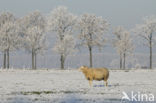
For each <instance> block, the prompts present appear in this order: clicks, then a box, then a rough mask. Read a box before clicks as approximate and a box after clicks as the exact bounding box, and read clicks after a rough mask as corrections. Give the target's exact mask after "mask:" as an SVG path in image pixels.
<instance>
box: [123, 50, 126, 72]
mask: <svg viewBox="0 0 156 103" xmlns="http://www.w3.org/2000/svg"><path fill="white" fill-rule="evenodd" d="M123 56H124V61H123V69H126V53H124V55H123Z"/></svg>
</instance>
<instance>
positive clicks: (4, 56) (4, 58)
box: [3, 51, 6, 69]
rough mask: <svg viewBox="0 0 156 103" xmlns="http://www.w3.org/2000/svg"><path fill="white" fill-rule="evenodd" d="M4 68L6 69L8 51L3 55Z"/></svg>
mask: <svg viewBox="0 0 156 103" xmlns="http://www.w3.org/2000/svg"><path fill="white" fill-rule="evenodd" d="M3 68H4V69H6V51H4V54H3Z"/></svg>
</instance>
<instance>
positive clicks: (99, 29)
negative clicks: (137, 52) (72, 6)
mask: <svg viewBox="0 0 156 103" xmlns="http://www.w3.org/2000/svg"><path fill="white" fill-rule="evenodd" d="M109 25H110V24H109V23H108V22H107V21H106V20H105V19H103V18H102V17H98V16H96V15H94V14H87V13H86V14H82V15H81V16H76V15H74V14H72V13H70V12H69V11H68V10H67V8H66V7H62V6H61V7H57V8H55V9H54V10H52V12H51V13H49V14H48V16H46V17H45V16H43V15H42V14H41V13H40V12H39V11H35V12H32V13H30V14H28V15H26V16H24V17H22V18H17V17H15V16H14V15H13V14H12V13H9V12H4V13H2V14H1V15H0V51H1V52H2V53H3V57H4V58H3V68H9V52H10V51H13V50H19V49H22V48H24V49H25V50H26V51H28V52H29V53H31V55H32V69H36V68H37V67H36V60H37V54H39V53H42V52H43V51H45V50H46V49H47V48H48V45H47V38H46V34H47V33H48V32H50V33H51V34H54V35H56V37H57V39H56V43H55V45H54V47H53V50H54V51H55V52H56V53H58V54H59V55H60V62H61V69H64V63H65V60H66V58H67V56H68V55H69V54H71V53H73V52H75V51H76V47H77V46H84V47H86V48H88V50H89V57H90V58H89V61H90V67H92V66H93V63H92V61H93V60H92V49H93V48H94V47H98V48H99V49H101V48H103V47H104V45H105V43H106V42H107V41H106V36H105V34H106V33H107V32H108V30H109ZM155 31H156V17H155V16H151V17H149V18H146V19H145V20H144V23H143V24H141V25H137V26H136V28H135V29H134V30H133V33H134V34H137V36H140V37H142V38H144V39H145V40H146V41H147V45H148V46H149V48H150V68H152V45H153V41H152V40H154V39H153V34H154V32H155ZM74 34H77V35H74ZM113 34H114V39H113V40H112V41H113V42H112V44H113V46H114V47H115V48H116V51H117V53H118V54H119V56H120V68H123V69H125V64H126V57H127V56H129V55H130V54H132V52H133V50H134V45H133V42H132V38H131V35H130V31H128V30H126V29H124V28H123V27H122V26H118V27H116V28H115V29H114V31H113ZM76 40H77V41H78V42H76ZM146 41H145V42H146Z"/></svg>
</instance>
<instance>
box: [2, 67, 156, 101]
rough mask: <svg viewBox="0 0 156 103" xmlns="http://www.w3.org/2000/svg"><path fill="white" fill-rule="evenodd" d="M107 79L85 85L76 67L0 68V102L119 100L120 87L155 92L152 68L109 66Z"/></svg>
mask: <svg viewBox="0 0 156 103" xmlns="http://www.w3.org/2000/svg"><path fill="white" fill-rule="evenodd" d="M108 82H109V86H108V87H105V86H104V83H103V81H94V82H93V87H89V83H88V81H87V80H86V79H85V77H84V75H83V74H82V73H81V72H79V71H77V70H0V103H120V102H121V98H122V96H123V94H122V92H123V91H124V92H126V93H127V94H130V93H131V92H132V91H134V92H135V93H140V94H145V93H146V94H151V93H152V94H153V95H154V96H156V70H131V71H121V70H110V78H109V81H108ZM154 99H155V100H156V98H154ZM130 103H135V102H130ZM139 103H140V102H139Z"/></svg>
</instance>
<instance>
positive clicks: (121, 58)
mask: <svg viewBox="0 0 156 103" xmlns="http://www.w3.org/2000/svg"><path fill="white" fill-rule="evenodd" d="M120 69H122V55H121V53H120Z"/></svg>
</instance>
